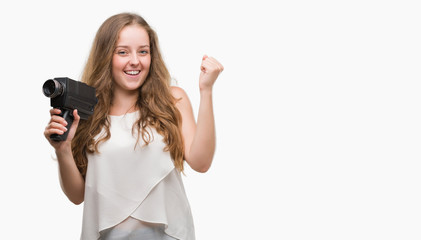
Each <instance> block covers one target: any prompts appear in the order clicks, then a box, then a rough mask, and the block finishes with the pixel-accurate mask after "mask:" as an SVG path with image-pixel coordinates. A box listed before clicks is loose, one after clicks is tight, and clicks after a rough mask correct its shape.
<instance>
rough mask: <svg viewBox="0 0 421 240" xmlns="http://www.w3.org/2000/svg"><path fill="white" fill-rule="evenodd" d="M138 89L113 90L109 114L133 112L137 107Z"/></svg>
mask: <svg viewBox="0 0 421 240" xmlns="http://www.w3.org/2000/svg"><path fill="white" fill-rule="evenodd" d="M138 96H139V93H138V91H130V92H128V91H114V96H113V103H112V105H111V109H110V113H109V114H110V115H122V114H125V113H129V112H134V111H135V110H136V109H137V106H136V102H137V99H138Z"/></svg>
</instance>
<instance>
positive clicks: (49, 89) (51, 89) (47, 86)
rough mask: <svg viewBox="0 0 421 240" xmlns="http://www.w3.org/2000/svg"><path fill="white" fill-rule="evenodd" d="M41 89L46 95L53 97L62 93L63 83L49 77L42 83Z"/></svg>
mask: <svg viewBox="0 0 421 240" xmlns="http://www.w3.org/2000/svg"><path fill="white" fill-rule="evenodd" d="M42 91H43V92H44V95H45V96H46V97H49V98H54V97H57V96H59V95H61V94H63V85H62V84H61V83H60V82H59V81H57V80H54V79H50V80H47V81H45V83H44V85H42Z"/></svg>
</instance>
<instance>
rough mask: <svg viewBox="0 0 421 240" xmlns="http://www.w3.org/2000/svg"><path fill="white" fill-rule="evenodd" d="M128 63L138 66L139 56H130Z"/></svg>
mask: <svg viewBox="0 0 421 240" xmlns="http://www.w3.org/2000/svg"><path fill="white" fill-rule="evenodd" d="M129 63H130V65H138V64H139V63H140V59H139V56H138V55H137V54H131V56H130V62H129Z"/></svg>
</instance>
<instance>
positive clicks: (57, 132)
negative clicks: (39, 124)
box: [44, 128, 64, 139]
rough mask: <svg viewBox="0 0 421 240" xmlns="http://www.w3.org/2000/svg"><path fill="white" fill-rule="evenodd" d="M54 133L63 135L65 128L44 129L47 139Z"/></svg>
mask: <svg viewBox="0 0 421 240" xmlns="http://www.w3.org/2000/svg"><path fill="white" fill-rule="evenodd" d="M53 134H58V135H63V134H64V131H63V130H60V129H57V128H53V129H46V130H45V131H44V136H45V137H46V138H47V139H49V138H50V136H51V135H53Z"/></svg>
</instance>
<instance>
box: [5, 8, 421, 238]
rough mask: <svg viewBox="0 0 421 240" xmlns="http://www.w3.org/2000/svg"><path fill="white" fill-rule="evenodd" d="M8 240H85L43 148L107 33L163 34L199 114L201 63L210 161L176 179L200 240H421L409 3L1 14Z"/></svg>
mask: <svg viewBox="0 0 421 240" xmlns="http://www.w3.org/2000/svg"><path fill="white" fill-rule="evenodd" d="M0 5H1V6H0V29H1V38H0V46H1V57H0V61H1V64H0V66H1V78H2V79H1V87H0V89H1V90H0V91H1V94H0V103H1V106H0V107H1V109H0V110H1V124H0V136H1V142H2V147H1V149H2V151H1V153H2V155H1V157H0V159H1V163H2V164H1V172H2V173H1V174H0V183H1V196H2V197H1V204H0V213H1V214H0V216H1V221H2V233H1V235H2V236H10V237H9V239H78V238H79V235H80V227H81V220H82V207H83V206H82V205H80V206H74V205H72V204H71V203H70V202H69V201H68V200H67V199H66V197H65V196H64V194H63V193H62V191H61V189H60V186H59V182H58V175H57V166H56V162H54V161H53V160H52V158H51V156H52V155H53V151H52V148H51V147H50V146H49V145H48V143H47V141H46V140H45V139H44V137H43V130H44V128H45V126H46V124H47V122H48V119H49V114H48V110H49V109H50V107H49V100H48V99H47V98H46V97H44V96H43V94H42V93H41V86H42V84H43V82H44V81H45V80H47V79H49V78H53V77H61V76H67V77H71V78H74V79H79V78H80V75H81V71H82V68H83V65H84V63H85V61H86V58H87V55H88V53H89V49H90V46H91V44H92V40H93V37H94V35H95V33H96V30H97V29H98V27H99V26H100V24H101V23H102V22H103V21H104V20H105V19H106V18H108V17H109V16H111V15H113V14H116V13H120V12H122V11H130V12H136V13H139V14H140V15H142V16H144V17H145V18H146V20H147V21H148V22H149V23H150V25H151V26H152V27H153V28H154V29H155V30H156V31H157V33H158V36H159V38H160V43H161V49H162V52H163V54H164V57H165V61H166V63H167V65H168V68H169V69H170V71H171V74H172V76H173V77H174V78H175V79H176V80H177V81H178V85H179V86H181V87H182V88H184V89H185V90H186V92H187V93H188V95H189V96H190V99H191V101H192V104H193V106H194V111H195V113H196V114H197V110H198V104H199V91H198V75H199V67H200V61H201V57H202V55H203V54H208V55H210V56H213V57H215V58H217V59H218V60H220V61H221V62H222V63H223V65H224V66H225V71H224V72H223V73H222V75H221V76H220V78H219V79H218V80H217V82H216V85H215V88H214V105H215V114H216V124H217V137H218V146H217V152H216V156H215V158H214V164H213V166H212V168H211V169H210V171H209V172H208V173H206V174H199V173H195V172H193V171H191V170H190V169H187V171H186V175H187V176H186V177H185V178H184V182H185V186H186V191H187V194H188V197H189V199H190V203H191V206H192V210H193V215H194V219H195V225H196V235H197V239H199V240H206V239H288V240H289V239H291V240H292V239H300V240H301V239H323V240H327V239H335V240H336V239H341V240H342V239H370V240H371V239H382V240H383V239H420V238H421V232H420V231H419V229H420V225H421V217H420V216H421V215H420V214H421V207H420V206H421V205H420V202H421V192H420V183H421V176H420V170H421V169H420V168H421V163H420V160H421V158H420V144H421V128H420V122H421V114H420V103H421V101H420V100H421V96H420V86H421V84H420V79H421V78H420V75H421V74H420V64H421V57H420V56H421V44H420V43H421V31H420V27H421V15H420V14H419V13H420V12H421V8H420V7H419V6H418V5H417V1H405V0H404V1H374V0H365V1H359V0H357V1H328V0H322V1H309V0H301V1H300V0H299V1H268V0H262V1H220V0H213V1H108V2H107V1H98V0H97V1H84V3H76V2H73V1H12V2H7V3H6V2H4V3H3V2H2V3H1V4H0Z"/></svg>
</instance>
